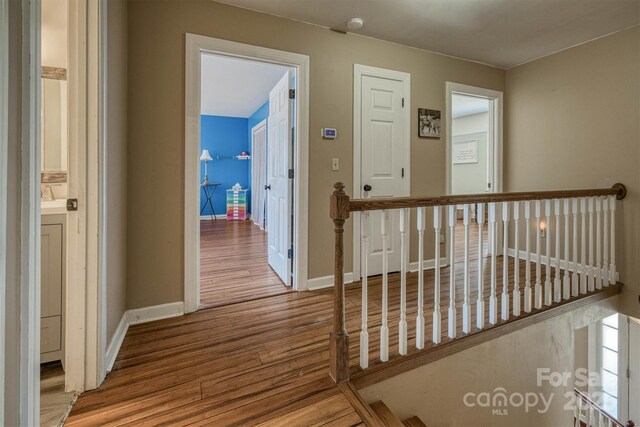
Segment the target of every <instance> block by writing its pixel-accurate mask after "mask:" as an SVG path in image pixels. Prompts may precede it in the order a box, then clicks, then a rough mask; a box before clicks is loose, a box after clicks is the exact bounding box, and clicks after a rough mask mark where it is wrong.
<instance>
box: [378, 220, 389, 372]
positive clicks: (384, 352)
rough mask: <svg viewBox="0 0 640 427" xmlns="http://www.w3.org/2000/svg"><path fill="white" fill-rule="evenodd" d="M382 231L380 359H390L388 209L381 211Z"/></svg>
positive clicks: (384, 360)
mask: <svg viewBox="0 0 640 427" xmlns="http://www.w3.org/2000/svg"><path fill="white" fill-rule="evenodd" d="M380 231H381V232H382V325H381V326H380V360H381V361H383V362H386V361H388V360H389V325H388V319H387V316H388V313H387V312H388V304H389V295H388V294H389V254H388V253H387V250H388V248H387V244H388V237H387V211H384V210H383V211H381V221H380Z"/></svg>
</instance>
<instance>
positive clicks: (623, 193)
mask: <svg viewBox="0 0 640 427" xmlns="http://www.w3.org/2000/svg"><path fill="white" fill-rule="evenodd" d="M611 188H613V189H615V190H616V191H617V192H618V193H617V194H616V199H618V200H622V199H624V198H625V197H627V187H626V186H625V185H624V184H623V183H621V182H617V183H615V184H613V186H611Z"/></svg>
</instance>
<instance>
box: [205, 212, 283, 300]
mask: <svg viewBox="0 0 640 427" xmlns="http://www.w3.org/2000/svg"><path fill="white" fill-rule="evenodd" d="M248 284H250V285H248ZM288 292H291V288H289V287H287V286H285V285H284V284H283V283H282V281H281V280H280V278H279V277H278V275H277V274H276V273H275V272H274V271H273V270H272V269H271V267H269V263H268V261H267V233H266V232H264V231H262V230H260V228H259V227H258V226H256V225H255V224H253V223H252V222H251V221H226V220H221V219H218V220H215V221H210V220H202V221H201V222H200V307H202V308H205V307H219V306H222V305H227V304H234V303H238V302H242V301H250V300H254V299H260V298H266V297H270V296H274V295H280V294H285V293H288Z"/></svg>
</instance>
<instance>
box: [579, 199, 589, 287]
mask: <svg viewBox="0 0 640 427" xmlns="http://www.w3.org/2000/svg"><path fill="white" fill-rule="evenodd" d="M580 217H581V232H580V262H581V263H582V265H581V266H580V293H581V294H586V293H587V288H588V286H587V282H588V280H587V277H588V274H587V199H586V198H584V197H583V198H582V199H580Z"/></svg>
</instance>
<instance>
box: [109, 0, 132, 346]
mask: <svg viewBox="0 0 640 427" xmlns="http://www.w3.org/2000/svg"><path fill="white" fill-rule="evenodd" d="M107 19H108V22H107V27H108V28H107V49H108V50H107V67H108V69H107V86H108V88H109V90H108V93H107V112H106V127H107V143H106V146H107V176H108V180H109V182H107V221H108V223H107V236H106V237H107V239H108V240H107V342H110V341H111V337H112V336H113V333H114V332H115V330H116V327H117V326H118V323H119V322H120V319H121V318H122V315H123V314H124V312H125V310H126V308H127V307H126V305H127V301H126V298H127V290H126V281H127V3H126V1H124V0H115V1H114V0H111V1H109V3H108V10H107Z"/></svg>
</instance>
